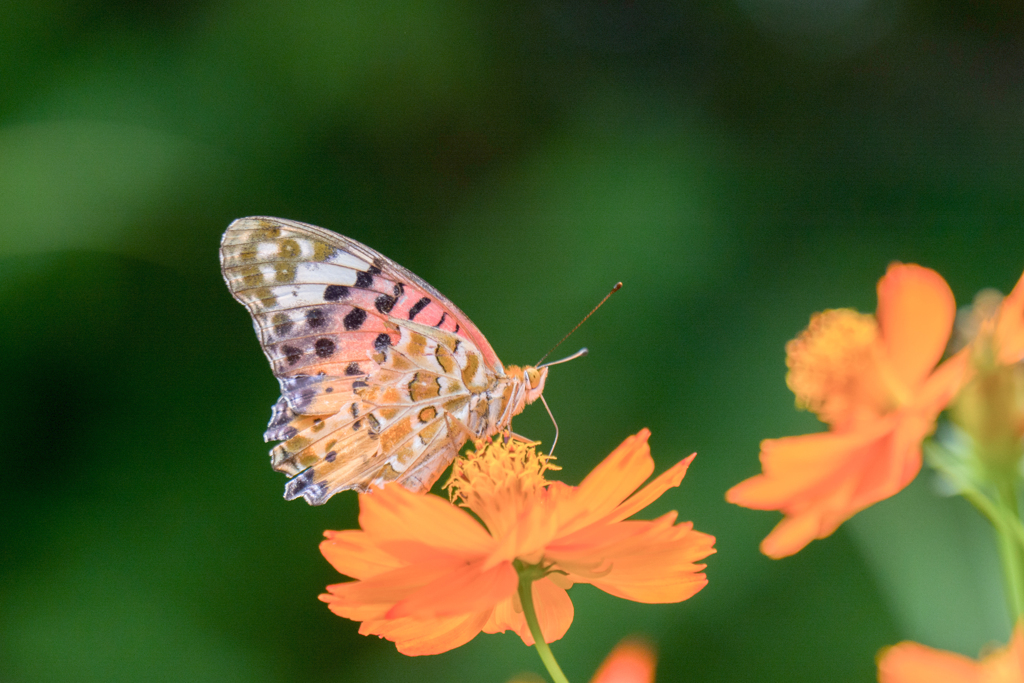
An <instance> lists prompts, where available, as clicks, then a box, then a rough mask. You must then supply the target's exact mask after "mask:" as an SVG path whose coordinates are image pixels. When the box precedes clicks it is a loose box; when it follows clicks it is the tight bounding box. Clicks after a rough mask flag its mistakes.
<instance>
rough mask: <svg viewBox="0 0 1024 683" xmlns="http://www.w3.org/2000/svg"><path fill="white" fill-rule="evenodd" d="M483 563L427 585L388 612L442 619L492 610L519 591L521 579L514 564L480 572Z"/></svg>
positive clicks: (405, 615)
mask: <svg viewBox="0 0 1024 683" xmlns="http://www.w3.org/2000/svg"><path fill="white" fill-rule="evenodd" d="M480 565H481V563H480V562H476V563H474V564H471V565H468V566H462V567H459V568H458V569H455V570H454V571H452V572H449V573H447V574H445V575H444V576H441V577H439V578H437V579H435V580H434V581H432V582H430V583H428V584H426V585H425V586H423V587H422V588H420V589H418V590H417V591H416V592H414V593H413V594H411V595H410V596H409V597H408V598H406V599H404V600H402V601H401V602H399V603H398V604H396V605H395V606H394V607H392V608H391V610H390V611H389V612H388V613H387V618H388V619H396V618H399V617H416V618H423V617H443V616H452V615H456V614H467V613H470V612H480V611H485V610H486V611H490V610H491V609H493V608H494V606H495V605H497V604H498V603H499V602H501V601H502V600H505V599H507V598H508V597H509V596H510V595H512V594H513V593H515V592H516V588H517V587H518V586H519V576H518V575H517V574H516V570H515V569H513V568H512V565H511V563H507V562H506V563H504V564H500V565H498V566H496V567H494V568H492V569H490V570H488V571H481V568H480Z"/></svg>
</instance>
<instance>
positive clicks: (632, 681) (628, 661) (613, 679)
mask: <svg viewBox="0 0 1024 683" xmlns="http://www.w3.org/2000/svg"><path fill="white" fill-rule="evenodd" d="M656 663H657V657H655V655H654V650H653V649H652V648H651V646H650V645H648V644H646V643H645V642H643V641H641V640H636V639H631V638H630V639H626V640H623V641H622V642H621V643H619V644H618V645H616V646H615V649H614V650H612V651H611V652H610V653H609V654H608V657H606V658H605V660H604V661H603V662H602V663H601V666H600V668H598V670H597V673H595V674H594V677H593V678H592V679H590V683H654V667H655V664H656Z"/></svg>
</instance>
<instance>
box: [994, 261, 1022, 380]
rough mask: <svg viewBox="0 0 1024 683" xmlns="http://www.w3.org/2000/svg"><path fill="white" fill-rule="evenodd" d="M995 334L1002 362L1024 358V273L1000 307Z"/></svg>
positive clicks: (1007, 363)
mask: <svg viewBox="0 0 1024 683" xmlns="http://www.w3.org/2000/svg"><path fill="white" fill-rule="evenodd" d="M994 336H995V343H996V347H997V350H998V352H997V358H998V360H999V362H1000V363H1002V364H1004V365H1012V364H1013V363H1019V362H1021V361H1022V360H1024V275H1021V277H1020V279H1019V280H1018V281H1017V284H1016V285H1015V286H1014V288H1013V290H1011V291H1010V293H1009V294H1008V295H1007V297H1006V298H1005V299H1003V302H1002V305H1001V306H1000V307H999V312H998V313H997V315H996V319H995V322H994Z"/></svg>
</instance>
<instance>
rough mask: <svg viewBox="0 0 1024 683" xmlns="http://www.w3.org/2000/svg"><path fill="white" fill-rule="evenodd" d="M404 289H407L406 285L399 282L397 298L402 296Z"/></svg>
mask: <svg viewBox="0 0 1024 683" xmlns="http://www.w3.org/2000/svg"><path fill="white" fill-rule="evenodd" d="M404 291H405V285H403V284H402V283H401V282H399V283H397V284H396V285H395V298H396V299H398V298H400V297H401V296H402V292H404Z"/></svg>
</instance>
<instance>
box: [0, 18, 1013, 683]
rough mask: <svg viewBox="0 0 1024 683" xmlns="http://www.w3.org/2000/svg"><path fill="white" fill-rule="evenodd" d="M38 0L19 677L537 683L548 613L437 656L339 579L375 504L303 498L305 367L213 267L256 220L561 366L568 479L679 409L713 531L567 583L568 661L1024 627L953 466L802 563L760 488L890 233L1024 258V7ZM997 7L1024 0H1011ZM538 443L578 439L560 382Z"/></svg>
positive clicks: (0, 61)
mask: <svg viewBox="0 0 1024 683" xmlns="http://www.w3.org/2000/svg"><path fill="white" fill-rule="evenodd" d="M840 4H842V5H843V7H844V8H845V9H844V10H843V11H842V12H838V13H833V14H830V13H829V12H828V11H827V9H825V8H826V6H827V5H828V3H812V2H810V0H808V1H807V2H806V3H779V2H775V1H773V0H757V1H755V0H742V1H741V0H736V2H734V3H701V2H695V3H679V4H678V5H669V4H661V3H648V2H630V3H618V4H616V3H605V2H584V3H570V2H564V1H556V0H551V1H549V2H540V3H526V4H518V5H514V6H513V5H509V4H508V3H468V2H463V3H458V2H450V3H449V2H441V1H438V0H434V1H433V2H431V1H428V2H413V1H411V0H410V1H408V2H401V1H394V2H383V3H327V2H312V1H310V0H306V1H303V2H297V3H296V2H281V1H280V0H263V1H261V2H254V3H243V2H228V1H221V2H202V1H197V2H180V3H155V2H143V3H132V2H111V1H109V0H108V1H101V0H84V1H79V2H68V1H67V0H48V1H46V2H35V3H28V2H26V3H14V4H11V3H8V5H7V6H6V7H5V11H4V21H2V22H0V207H2V209H3V215H4V220H3V222H2V227H0V315H2V321H3V322H2V324H0V359H2V360H0V364H2V365H0V368H2V370H3V376H4V380H5V388H4V391H3V392H0V403H2V408H0V427H2V430H3V433H4V434H5V435H6V437H7V439H8V444H9V445H8V448H7V451H6V453H7V455H6V457H5V459H4V463H3V464H4V468H3V469H4V472H5V474H4V476H3V477H2V478H0V487H2V488H0V519H2V520H3V522H2V523H3V534H2V536H0V553H2V554H0V558H2V560H0V680H3V681H5V682H7V681H10V682H11V683H23V682H25V683H27V682H29V681H55V682H65V681H164V680H166V681H207V680H209V681H256V682H263V681H267V682H276V681H294V680H305V681H393V680H420V681H429V680H438V681H448V680H454V679H456V678H462V679H465V680H494V681H503V680H508V679H509V678H510V677H511V676H512V675H513V674H514V673H516V672H519V671H536V672H539V671H540V670H541V667H540V663H539V660H538V658H537V657H536V655H535V653H533V652H532V651H531V650H530V649H528V648H526V647H525V646H523V645H522V643H521V641H519V640H518V638H517V637H515V636H512V635H504V636H479V637H478V638H477V639H475V640H474V641H473V642H471V643H470V644H469V645H467V646H464V647H462V648H459V649H458V650H456V651H453V652H450V653H446V654H444V655H438V656H435V657H421V658H408V657H404V656H402V655H399V654H397V652H396V651H395V649H394V646H393V645H392V644H390V643H388V642H386V641H382V640H378V639H376V638H365V637H362V636H359V635H358V634H357V633H356V630H357V625H356V624H354V623H352V622H348V621H346V620H342V619H339V618H337V617H334V616H333V615H331V614H330V613H329V612H328V611H327V610H326V608H325V607H324V605H323V604H322V603H320V602H319V601H317V599H316V596H317V594H319V593H320V592H321V591H322V590H323V587H324V586H325V585H327V584H328V583H333V582H336V581H338V580H339V577H338V575H337V574H336V573H335V572H334V571H333V570H332V569H331V568H330V566H329V565H327V563H326V562H325V561H324V560H323V559H322V557H321V556H320V555H319V552H318V550H317V543H318V541H319V539H320V538H321V533H322V531H323V530H324V529H327V528H351V527H353V526H354V525H355V520H356V512H357V510H356V500H355V496H353V495H348V494H343V495H339V496H336V497H335V498H333V499H332V500H331V501H330V503H329V504H328V505H325V506H323V507H321V508H310V507H308V506H306V505H305V504H304V503H302V502H298V501H293V502H286V501H284V500H283V499H282V498H281V492H282V487H283V480H284V478H283V476H282V475H280V474H278V473H275V472H273V471H272V470H271V469H270V468H269V467H268V466H267V456H266V446H265V445H264V444H263V443H262V439H261V437H260V435H261V434H262V431H263V428H264V426H265V424H266V420H267V418H268V417H269V408H270V405H271V404H272V403H273V401H274V400H275V399H276V397H277V387H276V382H275V380H274V379H273V377H272V375H271V373H270V371H269V369H268V367H267V365H266V361H265V359H264V357H263V354H262V353H261V351H260V349H259V347H258V344H257V342H256V339H255V337H254V335H253V334H252V329H251V325H250V322H249V319H248V316H247V314H246V313H245V311H244V309H242V308H241V307H240V306H238V305H237V304H236V303H235V302H234V301H232V299H231V297H230V295H229V294H228V291H227V289H226V287H225V286H224V284H223V282H222V280H221V276H220V272H219V268H218V264H217V246H218V241H219V238H220V235H221V233H222V232H223V230H224V228H225V227H226V226H227V224H228V223H229V222H230V221H231V220H232V219H234V218H237V217H240V216H246V215H252V214H265V215H278V216H284V217H288V218H293V219H297V220H303V221H307V222H312V223H316V224H319V225H323V226H325V227H328V228H331V229H334V230H336V231H338V232H342V233H344V234H347V235H350V236H351V237H354V238H355V239H358V240H361V241H363V242H366V243H367V244H369V245H371V246H372V247H374V248H376V249H379V250H380V251H382V252H383V253H385V254H387V255H388V256H390V257H391V258H393V259H395V260H396V261H398V262H399V263H401V264H403V265H405V266H406V267H408V268H410V269H411V270H413V271H414V272H416V273H418V274H419V275H421V276H422V277H424V278H425V279H426V280H428V281H429V282H431V283H432V284H434V285H435V286H437V287H438V288H439V289H440V290H441V291H443V292H445V293H446V294H447V295H448V296H449V297H450V298H451V299H452V300H454V301H455V302H457V303H458V305H459V306H460V307H461V308H463V309H464V310H465V311H467V312H468V313H469V314H470V315H471V316H472V317H473V319H474V321H475V322H476V323H477V325H478V326H479V327H480V328H481V329H482V330H483V331H484V332H485V334H486V335H487V336H488V338H489V339H490V341H491V342H492V344H493V346H494V347H495V349H496V350H497V351H498V353H499V355H500V356H501V357H502V359H503V360H505V361H506V362H508V363H517V364H520V363H531V362H534V361H536V360H537V359H538V358H539V357H540V356H541V355H542V354H543V353H544V352H545V351H546V350H547V349H548V348H549V347H550V346H551V345H552V344H553V343H554V342H555V341H557V339H559V338H560V337H561V336H562V335H563V334H564V333H565V331H567V330H568V329H569V328H570V327H571V326H572V325H573V324H575V322H576V321H577V320H578V319H579V318H580V317H581V316H582V315H583V314H584V313H585V312H586V311H587V310H589V307H590V306H591V305H593V303H594V302H596V301H597V300H598V299H599V298H600V297H601V296H602V295H603V294H604V293H605V291H607V288H608V287H609V286H610V285H612V284H613V283H614V282H615V281H617V280H622V281H624V282H625V287H624V289H623V290H622V292H621V293H619V294H617V295H616V296H615V297H614V298H613V299H612V300H611V301H610V302H609V303H608V305H607V306H606V307H605V308H603V309H602V310H601V312H600V313H599V314H598V315H596V316H595V317H594V318H593V319H592V320H591V321H589V322H588V323H587V325H586V326H585V327H584V328H583V329H581V330H580V332H579V333H578V334H577V336H576V337H575V338H574V339H573V340H572V341H571V342H570V343H569V344H567V346H566V348H565V349H564V350H565V352H566V353H568V352H570V351H572V350H575V348H578V346H579V345H586V346H587V347H589V348H590V350H591V354H590V356H589V357H588V358H586V359H584V360H579V361H575V362H574V363H571V364H568V365H565V366H559V367H558V368H555V369H553V370H552V373H551V377H550V379H549V382H548V386H547V390H546V393H545V395H546V396H547V398H548V401H549V402H550V404H551V406H552V408H553V410H554V411H555V414H556V415H557V417H558V420H559V426H560V429H561V437H560V441H559V447H558V450H559V452H558V456H559V463H560V464H561V465H562V467H563V470H562V472H561V475H562V476H563V477H564V478H565V480H567V481H569V482H571V483H576V482H578V481H579V480H580V479H581V478H582V477H583V476H584V475H585V473H586V472H587V471H588V470H589V469H590V468H591V467H592V466H593V465H594V464H596V463H597V462H598V461H599V460H600V459H601V458H602V457H604V456H605V455H606V454H607V453H608V452H610V451H611V449H612V448H614V447H615V446H616V445H617V444H618V443H619V442H620V441H621V440H622V439H623V438H624V437H625V436H627V435H628V434H631V433H634V432H636V431H637V430H639V429H640V428H641V427H645V426H646V427H650V428H651V429H652V431H653V437H652V440H651V444H652V449H653V454H654V457H655V459H656V460H657V463H658V468H659V471H660V470H662V469H664V468H666V467H668V466H669V465H671V464H672V463H674V462H676V461H677V460H678V459H679V458H681V457H683V456H685V455H687V454H689V453H691V452H693V451H697V452H698V457H697V459H696V460H695V462H694V464H693V466H692V467H691V469H690V472H689V474H688V475H687V478H686V480H685V481H684V483H683V485H682V486H681V487H680V488H679V489H677V490H673V491H671V492H669V493H668V494H667V495H666V496H665V497H664V498H663V499H662V500H660V501H659V502H658V503H657V504H656V505H655V506H653V508H652V510H651V511H650V514H657V513H660V512H664V511H666V510H670V509H677V510H679V511H680V515H681V517H682V518H683V519H692V520H694V522H695V525H696V527H697V528H698V529H700V530H702V531H706V532H708V533H711V534H714V535H715V536H716V537H717V539H718V542H717V548H718V553H717V554H716V555H713V556H712V557H711V558H709V560H708V570H707V574H708V577H709V581H710V583H709V585H708V587H707V588H706V589H705V590H704V591H702V592H701V593H699V594H698V595H697V596H696V597H694V598H693V599H691V600H689V601H687V602H685V603H682V604H679V605H657V606H648V605H639V604H633V603H628V602H625V601H622V600H617V599H614V598H611V597H609V596H607V595H605V594H603V593H601V592H599V591H596V590H594V589H591V588H589V587H587V586H580V587H577V588H574V589H573V591H572V593H571V595H572V597H573V600H574V603H575V606H576V620H575V623H574V624H573V627H572V628H571V629H570V631H569V633H568V635H567V636H566V637H565V638H564V639H563V640H562V641H560V642H558V643H556V644H555V645H554V651H555V653H556V655H557V656H558V657H559V659H560V661H561V662H562V664H563V667H564V668H565V670H566V672H567V673H568V674H569V676H570V679H571V680H574V681H585V680H587V678H588V677H589V676H590V674H591V673H592V672H593V670H594V668H595V667H596V665H597V663H598V662H599V661H600V659H601V658H602V657H603V655H604V654H605V653H606V652H607V651H608V650H609V649H610V648H611V647H612V646H613V645H614V644H615V643H616V642H617V641H618V640H619V639H620V638H621V637H623V636H625V635H627V634H630V633H644V634H646V635H647V636H648V637H649V638H650V639H651V640H652V641H653V642H655V643H656V644H657V646H658V648H659V651H660V665H659V680H715V681H748V680H764V681H776V680H777V681H787V682H793V681H821V680H829V681H865V680H872V679H873V677H874V656H875V653H876V652H877V650H878V649H879V648H880V647H883V646H885V645H888V644H892V643H895V642H897V641H898V640H900V639H903V638H915V639H918V640H921V641H923V642H926V643H928V644H931V645H935V646H939V647H945V648H950V649H954V650H958V651H961V652H964V653H967V654H970V655H972V656H973V655H976V654H977V653H978V651H979V649H981V648H982V647H983V646H984V645H985V644H986V643H989V642H998V641H1004V642H1005V639H1006V636H1007V633H1008V628H1009V626H1008V623H1007V619H1006V615H1005V611H1004V609H1003V605H1002V598H1001V594H1000V584H999V576H998V572H997V568H996V566H995V559H994V551H993V547H992V543H991V541H990V539H989V538H988V536H987V534H988V531H987V530H986V529H985V527H984V524H982V523H981V522H980V521H979V520H978V519H976V518H975V517H974V516H973V512H972V511H971V510H970V509H969V508H968V506H966V505H963V504H961V502H960V501H956V500H949V499H943V498H939V497H937V496H936V495H935V494H934V493H933V492H932V488H931V487H930V485H929V484H930V482H929V480H928V477H927V475H924V476H922V477H921V478H919V480H918V481H917V482H915V484H914V485H912V486H911V487H910V488H909V489H908V490H907V491H906V492H904V493H903V494H901V495H900V496H898V497H896V498H894V499H892V500H890V501H887V502H885V503H883V504H880V505H878V506H876V507H874V508H871V509H870V510H868V511H866V512H864V513H862V515H859V516H858V517H857V518H855V519H854V520H853V521H852V522H851V523H849V524H847V525H846V526H844V527H843V528H842V529H840V531H839V532H838V533H836V534H835V535H834V536H833V537H831V538H829V539H827V540H824V541H819V542H815V543H813V544H812V545H811V546H810V547H808V548H807V549H806V550H804V551H803V552H801V553H800V554H798V555H797V556H795V557H792V558H789V559H786V560H782V561H771V560H768V559H766V558H764V557H763V556H761V555H760V554H759V553H758V551H757V543H758V542H759V540H760V539H761V538H763V536H764V535H765V534H766V533H767V532H768V530H769V529H770V528H771V527H772V525H773V524H774V523H775V522H776V521H777V518H778V516H777V515H774V514H772V513H758V512H754V511H749V510H743V509H740V508H736V507H732V506H728V505H726V504H725V502H724V500H723V493H724V491H725V490H726V489H727V488H728V487H729V486H731V485H732V484H734V483H736V482H738V481H739V480H741V479H743V478H745V477H747V476H750V475H752V474H754V473H755V472H757V471H758V463H757V452H758V442H759V441H760V440H761V439H763V438H767V437H775V436H782V435H787V434H798V433H803V432H806V431H813V430H816V429H818V428H819V427H818V425H817V423H816V422H815V421H814V420H813V418H811V417H810V416H808V415H806V414H800V413H797V412H795V411H794V410H793V399H792V395H791V394H790V393H789V392H788V390H787V389H786V387H785V384H784V381H783V378H784V372H785V368H784V365H783V347H784V344H785V342H786V341H787V340H788V339H790V338H791V337H792V336H794V335H795V334H796V333H797V332H798V331H799V330H800V329H801V328H802V327H803V326H804V325H805V324H806V322H807V319H808V317H809V316H810V314H811V313H812V312H814V311H817V310H821V309H824V308H829V307H840V306H852V307H856V308H859V309H860V310H864V311H870V310H872V309H873V307H874V304H875V301H874V285H875V282H876V281H877V279H878V277H879V276H880V275H881V274H882V273H883V272H884V270H885V267H886V265H887V264H888V263H889V262H890V261H893V260H902V261H909V262H917V263H921V264H923V265H926V266H930V267H933V268H936V269H937V270H939V271H940V272H941V273H942V274H943V275H944V276H945V277H946V278H947V279H948V281H949V282H950V284H951V286H952V287H953V290H954V292H955V293H956V295H957V297H958V299H959V300H960V301H961V302H966V301H968V300H969V299H970V297H971V296H973V294H974V292H976V291H977V290H979V289H981V288H982V287H987V286H992V287H998V288H1001V289H1003V290H1004V291H1006V290H1008V289H1009V287H1010V286H1012V284H1013V283H1014V281H1015V280H1016V278H1017V277H1018V276H1019V275H1020V272H1021V270H1022V268H1024V248H1022V244H1024V241H1022V239H1021V238H1022V236H1024V231H1022V220H1021V215H1022V209H1024V189H1022V188H1024V127H1022V126H1021V125H1020V111H1021V103H1022V101H1024V80H1022V79H1021V77H1020V73H1019V71H1020V70H1019V67H1018V65H1019V63H1020V59H1021V57H1024V12H1022V11H1021V10H1019V9H1016V8H1013V7H1010V6H1009V5H1006V4H1005V3H1002V4H1000V3H987V4H986V3H981V4H979V3H966V2H945V3H909V2H908V3H903V4H901V5H898V9H897V10H891V9H883V8H882V6H881V3H874V2H869V1H867V0H865V1H864V2H861V3H856V2H855V3H840ZM997 6H998V11H997V10H996V7H997ZM516 431H517V432H519V433H523V434H528V435H531V436H534V437H536V438H539V439H543V440H544V441H545V442H549V441H550V438H551V436H552V434H553V429H552V427H551V424H550V421H549V420H548V418H547V416H546V414H545V413H544V411H543V409H540V408H536V407H533V408H530V409H528V410H527V412H526V413H525V414H524V415H523V416H522V417H520V418H517V420H516Z"/></svg>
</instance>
